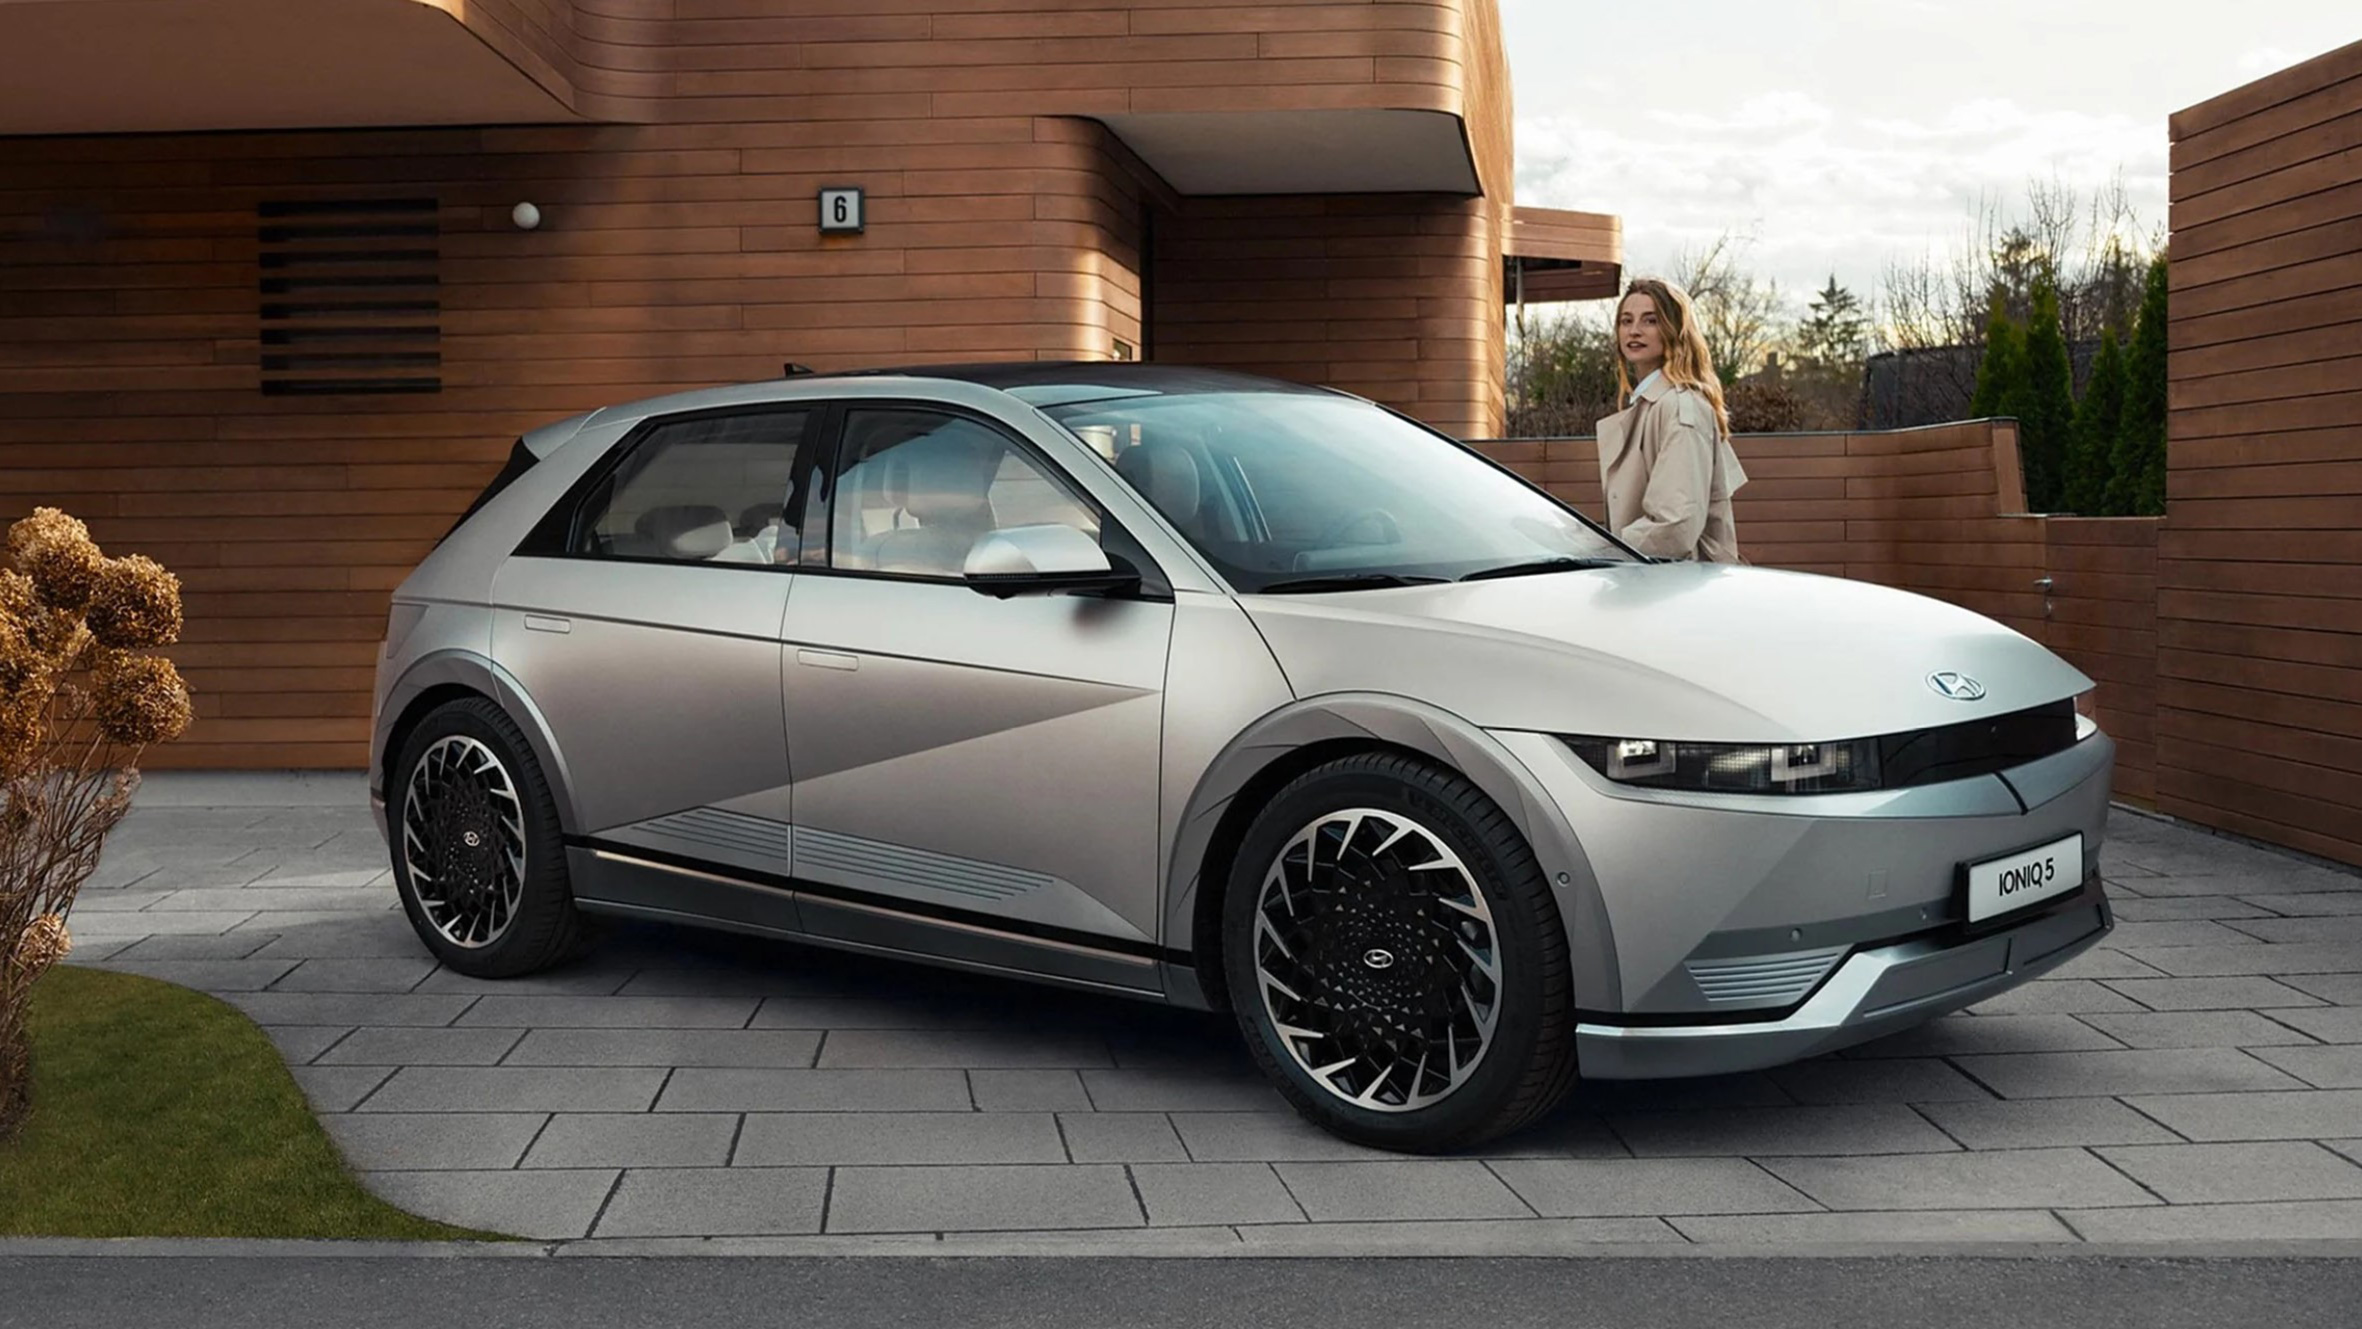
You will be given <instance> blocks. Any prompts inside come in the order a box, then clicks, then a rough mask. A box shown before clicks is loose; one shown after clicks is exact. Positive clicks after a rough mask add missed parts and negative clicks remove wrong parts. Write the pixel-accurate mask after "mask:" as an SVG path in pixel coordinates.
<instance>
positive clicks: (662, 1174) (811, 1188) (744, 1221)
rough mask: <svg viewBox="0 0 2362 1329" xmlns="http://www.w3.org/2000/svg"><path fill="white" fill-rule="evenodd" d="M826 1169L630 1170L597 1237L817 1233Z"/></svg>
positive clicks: (825, 1196)
mask: <svg viewBox="0 0 2362 1329" xmlns="http://www.w3.org/2000/svg"><path fill="white" fill-rule="evenodd" d="M827 1203H828V1171H827V1169H825V1168H768V1167H767V1168H735V1167H734V1168H710V1167H701V1168H635V1169H633V1170H632V1171H630V1172H626V1173H624V1174H623V1182H622V1184H621V1185H619V1186H617V1187H616V1188H615V1198H614V1199H613V1200H612V1201H610V1202H609V1203H608V1205H607V1209H606V1212H605V1213H603V1214H601V1215H599V1226H598V1233H597V1235H599V1236H602V1237H776V1236H802V1235H806V1234H810V1233H815V1232H818V1231H820V1226H821V1218H822V1215H823V1213H824V1212H825V1208H826V1206H827Z"/></svg>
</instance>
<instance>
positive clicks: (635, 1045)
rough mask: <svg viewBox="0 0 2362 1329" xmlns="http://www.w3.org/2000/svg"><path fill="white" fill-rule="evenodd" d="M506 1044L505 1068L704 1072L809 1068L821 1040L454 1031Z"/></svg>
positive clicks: (767, 1033) (791, 1032)
mask: <svg viewBox="0 0 2362 1329" xmlns="http://www.w3.org/2000/svg"><path fill="white" fill-rule="evenodd" d="M452 1032H454V1033H462V1032H464V1033H481V1034H484V1035H486V1036H488V1037H503V1038H508V1039H509V1040H510V1043H511V1045H512V1046H513V1048H514V1050H513V1051H510V1052H509V1053H508V1054H507V1057H506V1058H505V1062H506V1064H507V1065H510V1066H705V1067H715V1066H721V1067H756V1068H797V1067H805V1066H809V1065H811V1064H812V1056H813V1054H814V1053H815V1052H817V1051H819V1049H820V1035H818V1034H816V1033H812V1032H809V1031H806V1030H801V1029H535V1030H532V1031H530V1032H527V1033H523V1034H521V1035H520V1034H519V1032H518V1031H516V1030H513V1029H503V1030H491V1029H486V1030H453V1031H452Z"/></svg>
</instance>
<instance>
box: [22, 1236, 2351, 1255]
mask: <svg viewBox="0 0 2362 1329" xmlns="http://www.w3.org/2000/svg"><path fill="white" fill-rule="evenodd" d="M552 1257H564V1258H574V1259H716V1258H722V1259H878V1258H903V1259H911V1258H917V1259H1103V1260H1104V1259H1185V1260H1186V1259H1330V1260H1333V1259H1355V1260H1370V1259H1551V1260H1599V1259H1650V1260H1664V1259H1675V1260H1683V1259H1688V1260H1698V1259H1705V1260H1727V1259H1743V1260H1800V1259H1809V1260H1825V1259H1853V1260H1862V1259H1874V1260H1897V1259H1914V1260H1929V1259H1985V1260H2044V1261H2071V1260H2144V1261H2155V1260H2184V1261H2187V1260H2353V1259H2362V1238H2318V1239H2300V1240H2285V1241H2207V1242H2108V1243H2100V1242H1828V1243H1815V1244H1805V1243H1797V1244H1784V1243H1770V1242H1721V1243H1691V1242H1685V1241H1678V1240H1668V1241H1660V1242H1645V1241H1644V1242H1598V1241H1563V1242H1552V1241H1539V1242H1537V1241H1532V1240H1520V1239H1517V1238H1514V1237H1503V1236H1498V1235H1492V1234H1487V1235H1485V1236H1482V1237H1477V1238H1475V1239H1473V1240H1454V1239H1450V1238H1445V1239H1440V1240H1438V1239H1433V1238H1430V1239H1426V1240H1420V1241H1415V1242H1404V1243H1400V1244H1397V1245H1393V1246H1388V1247H1384V1248H1380V1249H1373V1248H1372V1246H1371V1244H1370V1243H1369V1241H1368V1240H1367V1239H1366V1238H1362V1237H1359V1236H1357V1237H1356V1238H1355V1239H1352V1240H1348V1239H1345V1238H1343V1237H1339V1238H1335V1239H1331V1240H1325V1241H1324V1240H1320V1239H1317V1238H1313V1239H1296V1240H1289V1241H1286V1242H1269V1241H1264V1240H1259V1239H1256V1238H1253V1237H1249V1236H1244V1235H1242V1234H1240V1233H1239V1232H1237V1231H1236V1230H1234V1229H1230V1228H1174V1229H1169V1230H1167V1231H1164V1232H1157V1233H1120V1234H1119V1233H1071V1234H1067V1233H1007V1234H992V1233H967V1234H954V1235H950V1236H946V1237H941V1238H936V1237H929V1236H905V1237H646V1238H641V1237H592V1238H583V1239H578V1240H570V1241H549V1242H485V1243H472V1242H387V1241H350V1242H347V1241H322V1240H302V1239H262V1238H236V1237H210V1238H208V1237H111V1238H90V1237H7V1238H0V1260H24V1259H94V1258H105V1259H314V1260H318V1259H339V1260H342V1259H452V1260H481V1259H505V1260H515V1259H528V1260H529V1259H546V1258H552Z"/></svg>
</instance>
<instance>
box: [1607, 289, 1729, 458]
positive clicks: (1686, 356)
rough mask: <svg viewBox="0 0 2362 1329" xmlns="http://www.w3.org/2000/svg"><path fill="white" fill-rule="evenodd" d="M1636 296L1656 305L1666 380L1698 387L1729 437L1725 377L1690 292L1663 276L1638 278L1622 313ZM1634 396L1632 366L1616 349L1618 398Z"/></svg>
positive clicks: (1618, 303)
mask: <svg viewBox="0 0 2362 1329" xmlns="http://www.w3.org/2000/svg"><path fill="white" fill-rule="evenodd" d="M1635 295H1645V296H1647V297H1648V298H1649V299H1650V300H1652V301H1654V302H1655V303H1656V306H1657V326H1658V328H1659V329H1661V330H1662V331H1663V334H1664V338H1665V366H1664V369H1663V371H1662V372H1663V373H1664V375H1665V381H1666V382H1668V383H1671V384H1672V385H1674V386H1675V387H1678V388H1695V389H1696V390H1697V391H1698V394H1699V395H1700V396H1703V397H1704V398H1705V399H1706V401H1707V403H1708V404H1709V405H1711V406H1713V407H1714V424H1715V427H1716V428H1718V429H1720V430H1721V431H1722V436H1723V437H1724V438H1728V437H1730V411H1729V410H1728V409H1726V408H1725V407H1724V406H1723V404H1722V380H1721V379H1720V378H1717V377H1715V374H1714V353H1713V352H1712V351H1710V350H1708V349H1707V347H1706V334H1705V333H1703V332H1701V331H1700V330H1699V328H1698V315H1697V310H1696V309H1694V308H1693V307H1692V306H1691V305H1690V301H1689V292H1687V291H1684V290H1682V289H1681V288H1680V287H1678V286H1676V285H1674V284H1673V283H1672V282H1669V281H1666V280H1665V279H1664V278H1662V277H1635V278H1633V279H1632V284H1631V285H1629V286H1627V287H1625V288H1624V294H1623V296H1622V297H1621V298H1619V299H1618V300H1617V301H1616V311H1617V313H1618V314H1619V315H1620V314H1621V313H1622V312H1623V309H1624V301H1625V300H1629V299H1631V298H1632V297H1633V296H1635ZM1631 396H1632V367H1631V365H1629V364H1627V363H1626V362H1625V360H1624V353H1623V352H1622V351H1621V350H1618V351H1617V352H1616V400H1618V401H1629V400H1630V399H1631Z"/></svg>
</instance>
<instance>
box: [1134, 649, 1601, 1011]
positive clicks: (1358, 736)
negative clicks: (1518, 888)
mask: <svg viewBox="0 0 2362 1329" xmlns="http://www.w3.org/2000/svg"><path fill="white" fill-rule="evenodd" d="M1339 740H1345V741H1355V742H1364V743H1371V744H1383V745H1386V746H1390V747H1395V748H1403V749H1408V750H1410V751H1412V752H1417V753H1419V754H1421V755H1423V756H1425V757H1427V758H1429V759H1430V760H1433V761H1435V762H1437V763H1438V764H1440V765H1443V766H1446V767H1449V768H1450V769H1452V770H1454V771H1457V772H1459V773H1460V774H1461V775H1463V776H1465V777H1467V778H1468V779H1469V780H1470V781H1471V782H1473V783H1474V784H1475V785H1476V787H1477V788H1479V789H1481V790H1483V791H1484V793H1485V796H1486V797H1488V798H1490V799H1492V800H1493V802H1494V803H1496V804H1498V805H1499V806H1500V808H1501V810H1502V811H1503V812H1504V813H1506V814H1508V817H1509V819H1510V822H1511V823H1512V824H1513V825H1515V826H1516V827H1517V830H1518V833H1519V834H1521V835H1523V836H1524V837H1525V841H1526V843H1527V844H1528V845H1529V846H1531V847H1532V849H1533V852H1534V857H1535V859H1536V861H1537V862H1538V863H1539V864H1540V865H1541V868H1542V871H1543V873H1544V874H1545V876H1546V878H1547V879H1548V880H1549V882H1550V883H1551V888H1552V890H1553V892H1554V893H1555V895H1556V897H1557V901H1558V913H1559V918H1560V919H1561V921H1562V922H1563V924H1564V926H1565V928H1566V935H1567V945H1568V947H1569V950H1570V953H1571V956H1572V959H1573V968H1574V982H1575V1004H1576V1005H1577V1006H1579V1007H1582V1008H1583V1009H1586V1010H1604V1009H1613V1007H1614V1005H1615V1002H1616V1000H1617V996H1616V994H1618V993H1620V992H1621V991H1622V982H1621V979H1620V977H1619V975H1618V972H1617V967H1616V952H1615V946H1614V944H1613V939H1612V938H1611V937H1610V935H1609V933H1608V924H1607V911H1606V908H1605V906H1604V905H1603V904H1602V902H1601V900H1600V893H1599V882H1598V879H1597V877H1596V876H1595V875H1594V874H1593V872H1592V869H1591V861H1590V859H1589V858H1588V857H1587V856H1586V855H1585V854H1584V852H1583V847H1582V844H1581V843H1580V842H1579V841H1578V840H1577V839H1576V837H1575V833H1574V828H1573V827H1572V826H1571V825H1569V824H1568V822H1567V820H1566V818H1565V817H1564V816H1563V815H1562V814H1561V813H1560V812H1559V810H1558V808H1557V805H1556V804H1554V803H1553V802H1552V801H1551V800H1550V799H1549V797H1548V796H1547V795H1546V794H1545V793H1543V791H1542V788H1541V786H1540V784H1539V782H1538V781H1536V779H1535V778H1534V776H1533V774H1532V772H1530V771H1528V770H1527V769H1526V767H1525V765H1524V764H1523V763H1522V762H1520V761H1519V760H1518V759H1517V758H1516V757H1515V756H1514V755H1513V754H1511V753H1510V751H1509V750H1508V749H1507V748H1505V747H1503V746H1502V745H1501V743H1500V742H1499V741H1498V740H1496V739H1494V738H1493V736H1492V735H1490V734H1488V733H1486V732H1485V731H1484V730H1483V729H1481V728H1479V727H1477V726H1476V725H1474V724H1472V723H1470V722H1469V721H1467V720H1464V719H1462V718H1461V717H1459V716H1457V715H1453V714H1451V713H1450V712H1448V711H1444V710H1442V709H1439V708H1437V707H1435V706H1431V705H1428V704H1426V703H1423V702H1418V701H1413V700H1411V699H1410V698H1407V697H1401V696H1394V695H1390V694H1385V693H1364V692H1337V693H1327V694H1323V695H1320V696H1313V697H1305V698H1301V699H1299V700H1297V701H1294V702H1291V703H1289V704H1288V705H1286V706H1283V707H1280V708H1279V709H1277V710H1275V711H1273V712H1271V713H1270V714H1268V715H1266V716H1264V717H1263V718H1261V719H1259V720H1257V721H1255V722H1254V723H1252V724H1250V725H1248V726H1247V727H1246V728H1245V729H1243V730H1241V731H1240V732H1239V734H1238V736H1237V737H1236V738H1234V739H1232V740H1231V742H1230V744H1229V745H1228V746H1227V747H1225V748H1224V749H1223V750H1222V752H1221V753H1220V754H1219V755H1218V756H1216V757H1215V758H1214V760H1213V762H1212V763H1211V764H1209V765H1208V766H1207V768H1206V772H1205V774H1204V775H1203V776H1202V777H1201V778H1200V779H1199V780H1198V783H1197V788H1196V790H1195V791H1194V792H1193V793H1192V794H1191V796H1190V799H1189V803H1188V806H1187V809H1186V811H1184V812H1183V814H1182V817H1181V822H1180V825H1179V827H1178V828H1177V830H1176V832H1175V835H1174V842H1173V857H1172V862H1171V864H1170V865H1169V867H1168V870H1167V877H1166V884H1165V915H1164V934H1163V935H1164V937H1165V938H1166V942H1165V944H1166V945H1167V946H1169V947H1170V946H1178V945H1185V944H1187V942H1188V941H1189V939H1191V938H1192V937H1193V935H1194V933H1195V926H1194V924H1195V919H1196V914H1197V908H1198V900H1199V894H1200V892H1201V891H1202V890H1206V889H1213V888H1214V887H1211V886H1209V885H1208V883H1206V882H1204V881H1202V880H1201V877H1202V875H1203V870H1204V866H1205V859H1206V851H1207V849H1208V847H1209V846H1210V845H1211V844H1212V842H1213V838H1214V834H1215V831H1216V829H1217V828H1218V827H1219V826H1220V824H1221V822H1222V818H1223V815H1224V814H1225V813H1226V812H1228V811H1229V810H1230V808H1231V805H1232V803H1233V801H1234V800H1236V799H1237V797H1238V796H1239V794H1240V792H1241V791H1242V790H1244V789H1245V788H1246V787H1247V786H1248V784H1249V783H1250V782H1252V781H1253V779H1254V778H1255V776H1256V775H1257V774H1259V773H1261V772H1262V771H1263V770H1265V769H1266V768H1268V767H1269V766H1270V765H1271V764H1272V763H1273V762H1274V761H1277V760H1279V759H1281V758H1283V757H1285V756H1286V755H1287V754H1289V753H1291V752H1295V751H1298V750H1300V749H1302V748H1305V747H1308V746H1311V745H1312V744H1316V743H1327V742H1335V741H1339ZM1176 996H1177V997H1181V998H1182V999H1184V1000H1185V999H1186V997H1185V995H1184V994H1182V993H1180V992H1176Z"/></svg>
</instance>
